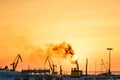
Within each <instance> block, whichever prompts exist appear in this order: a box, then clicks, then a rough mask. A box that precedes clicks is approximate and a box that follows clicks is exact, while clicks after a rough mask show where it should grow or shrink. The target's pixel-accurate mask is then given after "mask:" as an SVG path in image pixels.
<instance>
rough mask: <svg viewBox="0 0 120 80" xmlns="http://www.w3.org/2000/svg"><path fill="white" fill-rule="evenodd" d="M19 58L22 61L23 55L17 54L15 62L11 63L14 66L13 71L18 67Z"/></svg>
mask: <svg viewBox="0 0 120 80" xmlns="http://www.w3.org/2000/svg"><path fill="white" fill-rule="evenodd" d="M19 60H20V61H21V62H22V58H21V55H20V54H18V55H17V56H16V58H15V60H14V62H13V63H12V64H10V65H11V66H12V69H11V71H15V70H16V67H17V65H18V62H19Z"/></svg>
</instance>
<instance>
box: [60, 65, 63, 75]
mask: <svg viewBox="0 0 120 80" xmlns="http://www.w3.org/2000/svg"><path fill="white" fill-rule="evenodd" d="M62 71H63V70H62V65H60V75H61V76H62Z"/></svg>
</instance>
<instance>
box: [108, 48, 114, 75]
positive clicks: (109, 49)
mask: <svg viewBox="0 0 120 80" xmlns="http://www.w3.org/2000/svg"><path fill="white" fill-rule="evenodd" d="M107 50H108V51H109V69H108V75H110V74H111V50H113V48H107Z"/></svg>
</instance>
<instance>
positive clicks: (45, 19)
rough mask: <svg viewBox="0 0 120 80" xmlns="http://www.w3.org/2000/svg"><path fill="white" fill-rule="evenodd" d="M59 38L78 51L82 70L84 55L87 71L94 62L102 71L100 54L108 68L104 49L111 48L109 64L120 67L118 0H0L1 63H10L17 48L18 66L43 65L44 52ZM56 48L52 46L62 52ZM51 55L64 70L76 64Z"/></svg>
mask: <svg viewBox="0 0 120 80" xmlns="http://www.w3.org/2000/svg"><path fill="white" fill-rule="evenodd" d="M63 42H66V43H67V44H69V45H71V46H72V50H73V51H74V54H76V55H78V57H79V58H78V63H79V66H80V69H82V70H85V60H86V58H88V60H89V61H88V62H89V65H88V70H90V71H91V70H95V67H94V66H95V63H96V64H97V66H96V69H97V70H101V65H100V64H101V59H103V61H104V63H105V65H106V67H107V68H108V51H107V50H106V48H108V47H112V48H113V50H112V53H111V55H112V65H111V68H112V70H120V69H119V67H120V65H119V64H120V61H119V56H120V0H1V1H0V55H1V56H0V66H1V67H4V66H5V65H8V66H9V68H10V64H11V63H12V62H13V60H14V58H15V57H16V55H17V54H18V53H20V54H21V56H22V58H23V63H21V62H19V65H18V68H17V70H18V69H21V68H24V69H27V68H28V66H30V68H44V67H46V66H44V65H43V64H44V61H45V58H46V57H47V55H48V54H47V53H48V52H46V51H48V50H47V49H51V48H49V47H48V46H53V45H57V44H64V43H63ZM58 47H60V46H56V48H54V50H59V51H63V49H57V48H58ZM55 52H56V51H55ZM49 53H50V52H49ZM58 53H60V52H58ZM60 56H62V57H66V55H63V54H60ZM67 56H69V57H70V55H67ZM52 59H53V61H54V63H55V64H57V65H58V66H59V65H63V70H65V71H66V70H70V68H71V67H75V66H72V65H71V63H70V61H69V59H68V58H63V59H61V57H58V56H57V55H55V54H54V56H53V57H52ZM73 59H75V57H74V58H73ZM58 61H59V63H58ZM65 64H66V65H65ZM47 67H48V66H47ZM68 67H69V69H68Z"/></svg>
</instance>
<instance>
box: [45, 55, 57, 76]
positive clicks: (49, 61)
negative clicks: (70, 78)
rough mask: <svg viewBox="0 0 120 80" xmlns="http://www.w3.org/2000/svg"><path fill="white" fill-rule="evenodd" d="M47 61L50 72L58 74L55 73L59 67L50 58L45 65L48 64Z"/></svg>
mask: <svg viewBox="0 0 120 80" xmlns="http://www.w3.org/2000/svg"><path fill="white" fill-rule="evenodd" d="M47 61H48V63H49V66H50V70H51V71H52V74H57V72H56V71H55V67H57V66H56V65H55V64H54V63H53V61H52V59H51V58H50V57H49V56H47V58H46V60H45V62H44V65H45V64H46V62H47Z"/></svg>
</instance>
